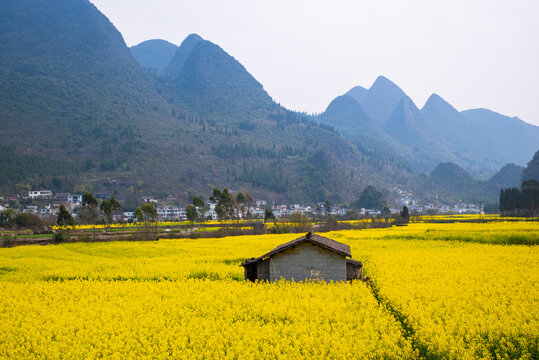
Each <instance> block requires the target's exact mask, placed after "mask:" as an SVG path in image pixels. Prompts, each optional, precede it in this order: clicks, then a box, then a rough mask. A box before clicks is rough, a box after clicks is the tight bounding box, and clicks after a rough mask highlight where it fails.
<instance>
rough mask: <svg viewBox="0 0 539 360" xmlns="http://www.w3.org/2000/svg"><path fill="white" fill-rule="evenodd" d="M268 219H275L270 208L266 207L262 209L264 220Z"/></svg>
mask: <svg viewBox="0 0 539 360" xmlns="http://www.w3.org/2000/svg"><path fill="white" fill-rule="evenodd" d="M268 220H275V215H274V214H273V211H272V210H271V209H269V208H266V209H265V210H264V222H267V221H268Z"/></svg>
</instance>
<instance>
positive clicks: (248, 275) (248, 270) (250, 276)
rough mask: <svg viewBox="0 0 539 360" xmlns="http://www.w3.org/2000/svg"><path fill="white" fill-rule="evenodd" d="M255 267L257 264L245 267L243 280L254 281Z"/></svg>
mask: <svg viewBox="0 0 539 360" xmlns="http://www.w3.org/2000/svg"><path fill="white" fill-rule="evenodd" d="M256 265H257V263H252V264H249V265H246V266H245V280H249V281H252V282H255V281H256Z"/></svg>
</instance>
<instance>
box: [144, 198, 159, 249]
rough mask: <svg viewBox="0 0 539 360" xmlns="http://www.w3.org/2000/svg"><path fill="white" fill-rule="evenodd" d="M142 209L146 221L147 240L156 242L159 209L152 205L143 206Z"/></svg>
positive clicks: (145, 233)
mask: <svg viewBox="0 0 539 360" xmlns="http://www.w3.org/2000/svg"><path fill="white" fill-rule="evenodd" d="M140 209H141V212H142V214H143V219H144V235H145V237H146V240H155V239H156V238H157V226H156V222H157V220H158V219H159V216H158V214H157V209H156V208H155V207H154V206H153V204H152V203H149V204H143V205H142V206H141V207H140Z"/></svg>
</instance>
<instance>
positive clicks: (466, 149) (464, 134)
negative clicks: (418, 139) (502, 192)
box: [421, 94, 504, 177]
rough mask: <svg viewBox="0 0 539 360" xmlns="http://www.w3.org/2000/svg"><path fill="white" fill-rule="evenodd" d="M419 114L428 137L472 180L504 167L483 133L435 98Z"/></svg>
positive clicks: (435, 96)
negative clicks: (445, 150) (425, 123)
mask: <svg viewBox="0 0 539 360" xmlns="http://www.w3.org/2000/svg"><path fill="white" fill-rule="evenodd" d="M421 114H422V115H423V117H424V118H425V119H426V120H427V121H428V123H429V129H430V130H429V133H428V137H430V138H432V139H436V140H437V141H438V142H440V143H441V144H442V145H443V146H444V147H445V149H447V150H448V151H449V152H450V153H452V154H453V155H454V156H455V157H456V158H457V159H458V163H459V164H460V165H461V166H464V167H465V168H466V169H467V170H468V171H470V172H472V173H473V174H475V175H476V176H481V177H487V176H488V175H490V174H492V172H493V171H496V170H497V169H499V168H500V166H502V165H503V164H504V162H503V160H502V159H501V157H500V155H499V152H498V151H497V149H496V147H495V146H494V144H493V143H492V142H491V141H490V140H489V138H488V137H487V136H485V134H484V129H481V128H478V127H476V126H475V125H473V124H472V123H471V122H470V121H469V120H468V119H467V118H466V117H465V116H464V115H462V113H460V112H459V111H458V110H457V109H455V108H454V107H453V106H451V105H450V104H449V103H448V102H447V101H445V100H444V99H442V98H441V97H440V96H439V95H437V94H432V95H431V96H430V97H429V99H428V100H427V102H426V103H425V106H424V107H423V109H421Z"/></svg>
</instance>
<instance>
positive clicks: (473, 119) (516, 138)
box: [462, 109, 539, 166]
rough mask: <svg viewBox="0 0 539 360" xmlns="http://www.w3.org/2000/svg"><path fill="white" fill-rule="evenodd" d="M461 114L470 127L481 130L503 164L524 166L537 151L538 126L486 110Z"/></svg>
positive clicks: (538, 147)
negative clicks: (511, 163) (512, 163)
mask: <svg viewBox="0 0 539 360" xmlns="http://www.w3.org/2000/svg"><path fill="white" fill-rule="evenodd" d="M462 114H463V115H464V116H465V117H466V119H468V120H469V121H470V123H471V124H472V125H474V126H475V127H476V128H479V129H482V130H483V134H484V136H485V138H486V139H488V140H489V141H490V143H491V144H493V148H494V151H496V154H499V159H500V160H501V161H503V162H505V163H510V162H514V163H515V164H517V165H521V166H524V165H526V163H527V162H528V161H529V159H530V158H531V157H532V156H533V154H534V153H535V152H536V151H537V149H539V126H535V125H532V124H528V123H526V122H524V121H522V120H520V119H519V118H516V117H513V118H511V117H508V116H505V115H501V114H498V113H496V112H493V111H490V110H487V109H473V110H466V111H463V112H462Z"/></svg>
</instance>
